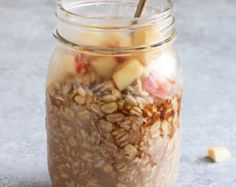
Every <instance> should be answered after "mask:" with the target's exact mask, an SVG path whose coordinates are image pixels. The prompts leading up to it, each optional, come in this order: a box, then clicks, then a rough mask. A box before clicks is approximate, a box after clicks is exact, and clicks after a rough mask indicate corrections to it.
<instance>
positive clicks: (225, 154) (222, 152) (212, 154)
mask: <svg viewBox="0 0 236 187" xmlns="http://www.w3.org/2000/svg"><path fill="white" fill-rule="evenodd" d="M208 157H209V158H210V159H211V160H213V161H214V162H221V161H224V160H227V159H228V158H230V157H231V153H230V151H229V150H228V149H227V148H225V147H210V148H209V149H208Z"/></svg>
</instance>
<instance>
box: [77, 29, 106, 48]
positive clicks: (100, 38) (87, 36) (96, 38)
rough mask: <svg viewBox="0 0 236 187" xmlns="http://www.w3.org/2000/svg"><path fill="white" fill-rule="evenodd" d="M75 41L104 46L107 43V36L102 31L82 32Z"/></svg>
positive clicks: (81, 43)
mask: <svg viewBox="0 0 236 187" xmlns="http://www.w3.org/2000/svg"><path fill="white" fill-rule="evenodd" d="M76 41H77V43H79V44H80V45H86V46H95V47H104V46H105V45H106V43H107V38H106V36H105V35H104V34H102V33H97V32H96V33H95V32H83V33H80V34H79V36H78V38H77V39H76Z"/></svg>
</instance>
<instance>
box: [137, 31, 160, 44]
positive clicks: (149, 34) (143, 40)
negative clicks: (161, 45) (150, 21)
mask: <svg viewBox="0 0 236 187" xmlns="http://www.w3.org/2000/svg"><path fill="white" fill-rule="evenodd" d="M158 32H160V31H158V27H156V26H155V27H154V26H153V27H147V28H145V29H141V30H137V31H135V32H134V34H133V44H134V46H142V45H151V44H155V43H158V42H159V41H160V35H159V34H158Z"/></svg>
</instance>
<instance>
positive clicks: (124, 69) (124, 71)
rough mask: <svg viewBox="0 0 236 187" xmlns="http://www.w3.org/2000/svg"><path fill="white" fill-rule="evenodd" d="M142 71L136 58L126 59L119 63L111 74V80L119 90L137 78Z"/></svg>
mask: <svg viewBox="0 0 236 187" xmlns="http://www.w3.org/2000/svg"><path fill="white" fill-rule="evenodd" d="M142 73H143V67H142V65H141V64H140V63H139V61H138V60H134V59H131V60H128V61H126V62H124V63H123V64H121V65H119V67H118V68H117V71H116V72H115V73H114V75H113V80H114V82H115V84H116V86H117V87H118V88H119V90H124V89H125V88H126V87H127V86H129V85H130V84H131V83H132V82H133V81H134V80H135V79H137V78H139V77H140V76H141V75H142Z"/></svg>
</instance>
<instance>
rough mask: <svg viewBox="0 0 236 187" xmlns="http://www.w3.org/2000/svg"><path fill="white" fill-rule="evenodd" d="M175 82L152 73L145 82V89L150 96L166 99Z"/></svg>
mask: <svg viewBox="0 0 236 187" xmlns="http://www.w3.org/2000/svg"><path fill="white" fill-rule="evenodd" d="M174 83H175V82H174V81H172V80H169V79H168V78H166V77H163V76H160V75H156V74H154V73H150V74H149V75H148V76H147V77H146V78H145V79H144V81H143V89H144V90H146V91H147V92H149V93H150V94H152V95H154V96H157V97H159V98H161V99H165V98H166V97H168V95H169V94H170V91H171V88H172V85H173V84H174Z"/></svg>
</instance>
